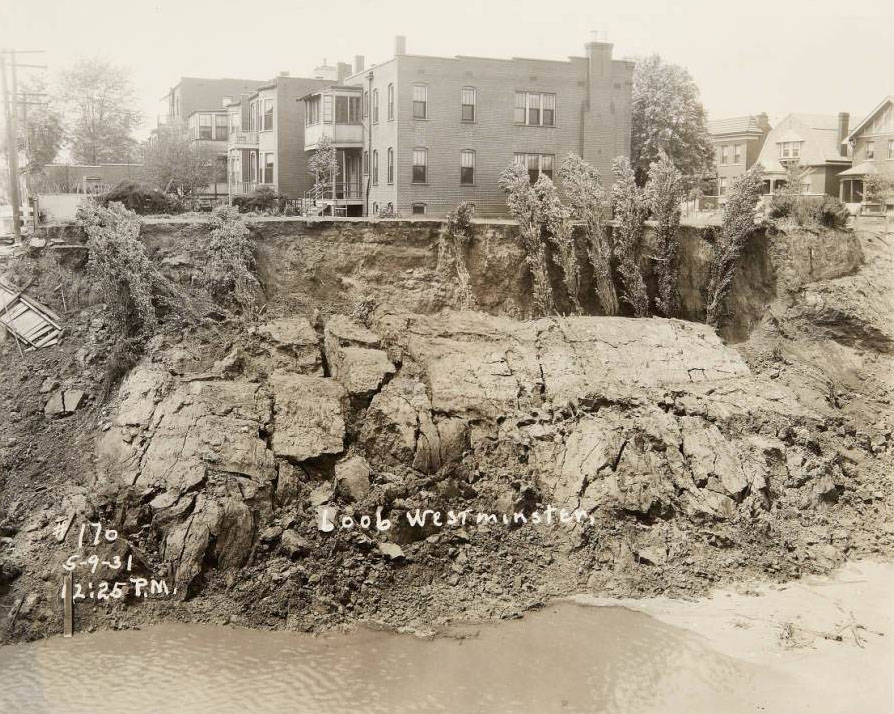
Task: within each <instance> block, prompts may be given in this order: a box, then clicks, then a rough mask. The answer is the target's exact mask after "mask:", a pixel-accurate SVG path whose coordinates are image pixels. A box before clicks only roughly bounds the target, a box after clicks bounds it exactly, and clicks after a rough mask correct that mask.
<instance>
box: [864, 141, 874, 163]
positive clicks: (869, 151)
mask: <svg viewBox="0 0 894 714" xmlns="http://www.w3.org/2000/svg"><path fill="white" fill-rule="evenodd" d="M874 159H875V142H874V141H867V142H866V160H867V161H872V160H874Z"/></svg>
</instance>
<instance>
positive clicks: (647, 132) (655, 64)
mask: <svg viewBox="0 0 894 714" xmlns="http://www.w3.org/2000/svg"><path fill="white" fill-rule="evenodd" d="M632 101H633V106H632V117H631V151H630V156H631V162H632V164H633V167H634V170H635V171H636V177H637V182H638V183H639V184H640V185H643V184H644V183H645V181H646V176H647V174H648V171H649V166H650V165H651V164H653V163H654V162H655V161H657V160H658V158H659V155H660V152H661V151H664V152H665V153H666V154H667V155H668V157H670V159H671V161H673V162H674V164H675V165H676V167H677V168H678V169H679V170H680V171H681V172H682V173H683V174H684V175H685V176H687V177H693V178H695V177H698V176H699V175H701V174H704V173H706V172H709V171H710V170H711V169H712V167H713V164H714V148H713V146H712V144H711V137H710V136H709V135H708V128H707V120H706V115H705V109H704V107H703V106H702V103H701V101H700V99H699V91H698V87H697V86H696V84H695V81H694V80H693V79H692V77H691V76H690V74H689V72H687V71H686V69H684V68H683V67H680V66H679V65H675V64H667V63H665V62H663V61H662V60H661V58H660V57H659V56H658V55H652V56H651V57H647V58H646V59H644V60H641V61H639V62H637V63H636V68H635V69H634V71H633V96H632Z"/></svg>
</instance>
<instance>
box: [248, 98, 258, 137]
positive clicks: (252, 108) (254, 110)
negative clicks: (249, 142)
mask: <svg viewBox="0 0 894 714" xmlns="http://www.w3.org/2000/svg"><path fill="white" fill-rule="evenodd" d="M248 130H249V131H257V130H258V103H257V101H254V102H251V103H250V104H249V105H248Z"/></svg>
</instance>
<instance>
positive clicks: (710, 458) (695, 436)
mask: <svg viewBox="0 0 894 714" xmlns="http://www.w3.org/2000/svg"><path fill="white" fill-rule="evenodd" d="M681 424H682V429H683V454H684V455H685V457H686V458H687V459H688V461H689V468H690V470H691V471H692V476H693V478H694V479H695V482H696V484H697V485H698V486H699V487H705V488H707V489H708V490H711V491H714V492H716V493H720V494H722V495H724V496H728V497H730V498H732V499H733V500H735V501H739V500H741V499H742V497H743V496H744V495H745V492H746V491H747V489H748V486H749V479H748V478H747V476H746V475H745V472H744V470H743V469H742V464H741V462H740V460H739V454H738V451H737V449H736V447H735V446H734V445H733V444H732V443H731V442H729V441H727V440H726V439H725V438H724V436H723V434H721V433H720V430H719V429H718V428H717V427H716V426H715V425H714V424H709V423H706V422H705V421H704V420H703V419H701V418H699V417H683V418H682V420H681Z"/></svg>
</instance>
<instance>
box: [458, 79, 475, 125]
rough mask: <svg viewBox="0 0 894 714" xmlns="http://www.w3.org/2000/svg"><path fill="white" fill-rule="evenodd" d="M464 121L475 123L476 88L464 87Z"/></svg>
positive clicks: (462, 100)
mask: <svg viewBox="0 0 894 714" xmlns="http://www.w3.org/2000/svg"><path fill="white" fill-rule="evenodd" d="M460 101H461V104H462V120H463V121H475V88H474V87H463V91H462V99H461V100H460Z"/></svg>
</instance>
